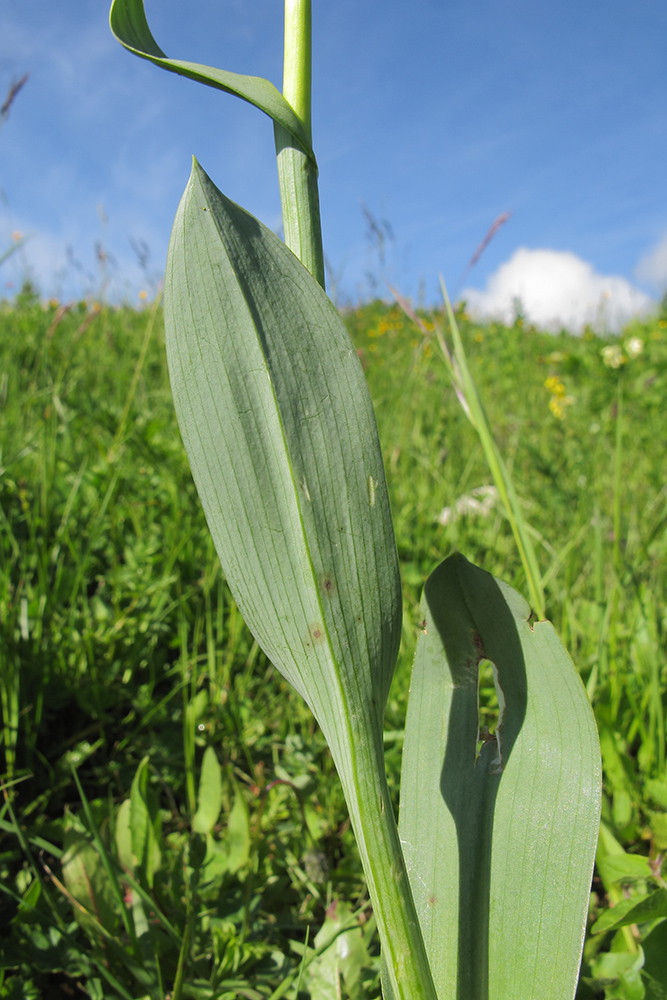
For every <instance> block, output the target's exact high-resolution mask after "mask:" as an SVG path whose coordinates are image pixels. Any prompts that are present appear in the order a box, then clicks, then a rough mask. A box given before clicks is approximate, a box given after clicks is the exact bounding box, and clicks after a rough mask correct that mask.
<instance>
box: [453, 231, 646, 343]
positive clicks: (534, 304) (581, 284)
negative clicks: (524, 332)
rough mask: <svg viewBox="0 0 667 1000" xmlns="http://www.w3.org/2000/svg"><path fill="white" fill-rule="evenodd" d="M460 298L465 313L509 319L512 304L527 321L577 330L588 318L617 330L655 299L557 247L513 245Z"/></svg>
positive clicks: (589, 321)
mask: <svg viewBox="0 0 667 1000" xmlns="http://www.w3.org/2000/svg"><path fill="white" fill-rule="evenodd" d="M462 298H464V299H466V301H467V302H468V307H469V310H470V313H471V315H473V316H475V317H477V318H480V319H488V318H495V319H499V320H501V321H502V322H506V323H511V322H512V321H513V319H514V317H515V315H516V309H517V305H518V303H519V301H520V309H521V312H522V313H523V315H524V316H525V317H526V319H527V320H528V322H530V323H534V324H535V326H538V327H542V328H543V329H546V330H554V331H557V330H560V329H562V328H563V327H564V328H565V329H567V330H571V331H572V332H573V333H580V332H581V331H582V330H583V328H584V327H585V326H586V325H587V324H590V326H591V327H593V329H595V330H598V331H600V332H603V333H604V332H617V331H618V330H620V329H621V327H622V326H623V325H624V323H626V322H627V321H628V320H629V319H630V318H631V317H632V316H636V315H638V314H640V313H646V312H650V311H651V310H652V309H653V308H655V303H654V302H653V300H652V299H651V298H650V297H649V296H648V295H645V294H644V292H642V291H640V290H639V289H638V288H635V287H634V286H633V285H631V284H630V282H629V281H626V279H625V278H621V277H615V276H610V275H604V274H598V273H597V272H596V271H595V270H594V269H593V267H592V266H591V265H590V264H588V263H587V262H586V261H585V260H582V259H581V258H580V257H577V256H576V254H573V253H565V252H562V251H557V250H528V249H527V248H525V247H522V248H521V249H519V250H517V251H516V252H515V253H514V254H513V256H512V257H511V258H510V260H508V261H506V262H505V263H504V264H501V266H500V267H499V268H498V270H497V271H496V272H495V273H494V274H492V275H491V277H490V278H489V280H488V281H487V285H486V289H485V290H484V291H480V290H479V289H475V288H467V289H465V290H464V291H463V293H462Z"/></svg>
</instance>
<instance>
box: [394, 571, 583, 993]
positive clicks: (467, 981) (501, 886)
mask: <svg viewBox="0 0 667 1000" xmlns="http://www.w3.org/2000/svg"><path fill="white" fill-rule="evenodd" d="M423 617H424V627H423V634H422V635H421V636H420V638H419V642H418V645H417V655H416V658H415V664H414V670H413V676H412V684H411V689H410V701H409V705H408V717H407V724H406V733H405V748H404V753H403V773H402V777H401V810H400V819H399V832H400V836H401V842H402V845H403V851H404V854H405V858H406V864H407V867H408V874H409V877H410V881H411V884H412V888H413V893H414V896H415V902H416V905H417V910H418V913H419V917H420V922H421V925H422V932H423V935H424V939H425V944H426V950H427V953H428V956H429V961H430V963H431V969H432V972H433V978H434V982H435V986H436V990H437V992H438V996H440V997H443V998H449V997H452V998H458V1000H568V998H571V997H573V996H574V992H575V988H576V982H577V976H578V969H579V962H580V959H581V948H582V944H583V937H584V927H585V921H586V914H587V906H588V899H589V893H590V884H591V875H592V869H593V858H594V854H595V846H596V842H597V833H598V823H599V808H600V780H601V779H600V754H599V746H598V740H597V734H596V730H595V722H594V719H593V713H592V711H591V708H590V705H589V703H588V699H587V697H586V693H585V691H584V688H583V686H582V684H581V680H580V678H579V676H578V675H577V673H576V671H575V669H574V666H573V664H572V661H571V660H570V658H569V656H568V655H567V652H566V651H565V649H564V647H563V646H562V644H561V642H560V641H559V639H558V637H557V636H556V633H555V632H554V629H553V627H552V626H551V624H550V623H549V622H535V621H533V620H531V617H530V610H529V608H528V605H527V604H526V602H525V601H524V600H523V598H522V597H521V596H520V595H519V594H517V593H516V592H515V591H514V590H512V589H511V588H510V587H508V586H507V585H506V584H503V583H500V582H499V581H497V580H495V579H494V578H493V577H492V576H491V575H490V574H488V573H486V572H484V571H483V570H481V569H478V568H477V567H475V566H472V565H471V564H470V563H469V562H467V560H465V559H464V558H463V556H461V555H458V554H456V555H453V556H451V557H450V558H449V559H447V560H445V562H444V563H442V564H441V565H440V566H439V567H438V569H436V570H435V572H434V573H433V574H432V575H431V576H430V577H429V579H428V581H427V583H426V587H425V590H424V599H423ZM482 659H488V660H490V661H492V663H493V664H494V665H495V670H496V678H497V681H496V687H497V690H498V693H499V694H498V701H499V706H500V709H501V714H500V719H501V724H500V725H499V727H498V737H497V738H493V739H487V740H486V741H485V742H484V741H483V740H481V739H480V732H479V722H478V673H479V663H480V661H481V660H482ZM503 702H504V710H503Z"/></svg>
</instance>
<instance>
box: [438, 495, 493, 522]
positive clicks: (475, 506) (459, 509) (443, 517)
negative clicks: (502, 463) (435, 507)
mask: <svg viewBox="0 0 667 1000" xmlns="http://www.w3.org/2000/svg"><path fill="white" fill-rule="evenodd" d="M497 500H498V490H497V489H496V488H495V486H478V487H477V489H475V490H472V491H471V492H470V493H464V494H463V496H460V497H459V498H458V500H457V501H456V502H455V503H454V505H453V506H452V507H444V508H443V509H442V510H441V511H440V513H439V514H438V517H437V518H436V520H437V522H438V524H442V525H445V524H449V523H450V522H451V521H456V519H457V518H459V517H461V516H463V515H465V514H469V515H470V516H471V517H488V516H489V514H490V513H491V511H492V510H493V508H494V507H495V505H496V501H497Z"/></svg>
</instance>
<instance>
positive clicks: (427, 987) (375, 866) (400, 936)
mask: <svg viewBox="0 0 667 1000" xmlns="http://www.w3.org/2000/svg"><path fill="white" fill-rule="evenodd" d="M365 709H366V710H365ZM368 709H369V706H364V708H362V711H361V712H359V714H358V716H357V717H356V718H352V719H351V724H350V727H349V731H348V734H347V741H344V744H343V745H341V744H340V743H338V744H337V745H336V742H337V741H334V740H333V739H332V740H329V739H327V742H329V745H330V747H331V750H332V753H333V756H334V760H335V761H336V764H337V766H338V760H336V758H337V757H338V756H339V755H344V756H345V757H346V758H347V766H342V767H339V774H340V777H341V783H342V785H343V791H344V793H345V800H346V802H347V806H348V809H349V813H350V819H351V820H352V829H353V830H354V836H355V840H356V842H357V847H358V849H359V855H360V858H361V863H362V866H363V869H364V874H365V876H366V884H367V885H368V891H369V895H370V897H371V903H372V904H373V912H374V914H375V918H376V920H377V925H378V932H379V935H380V946H381V949H382V959H383V973H382V979H383V984H382V985H383V994H384V997H385V1000H437V994H436V991H435V987H434V985H433V979H432V976H431V970H430V967H429V962H428V957H427V954H426V948H425V946H424V939H423V937H422V933H421V928H420V924H419V917H418V914H417V910H416V908H415V904H414V900H413V896H412V890H411V888H410V880H409V877H408V873H407V871H406V868H405V860H404V858H403V851H402V849H401V843H400V840H399V836H398V828H397V825H396V819H395V816H394V811H393V806H392V803H391V798H390V794H389V788H388V786H387V779H386V774H385V765H384V748H383V746H382V737H381V734H378V733H377V731H376V729H377V727H376V724H377V719H374V718H373V712H371V711H368ZM374 723H375V725H374ZM325 735H327V734H325ZM334 751H335V752H334ZM350 776H352V777H351V780H350Z"/></svg>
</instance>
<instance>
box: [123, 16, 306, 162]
mask: <svg viewBox="0 0 667 1000" xmlns="http://www.w3.org/2000/svg"><path fill="white" fill-rule="evenodd" d="M109 24H110V26H111V30H112V32H113V34H114V35H115V36H116V38H117V39H118V41H119V42H120V43H121V45H124V46H125V48H126V49H128V50H129V51H130V52H133V53H134V54H135V55H137V56H140V57H141V58H142V59H148V60H149V62H152V63H155V65H156V66H161V67H162V69H166V70H169V71H170V72H172V73H178V74H179V75H180V76H187V77H189V78H190V79H191V80H197V81H198V82H199V83H204V84H206V85H207V86H209V87H216V88H217V89H218V90H224V91H225V92H226V93H228V94H234V95H235V96H236V97H240V98H241V99H242V100H244V101H248V103H249V104H253V105H254V106H255V107H256V108H259V110H260V111H263V112H264V113H265V114H267V115H268V116H269V118H272V119H273V121H274V122H275V123H276V124H277V125H281V126H282V127H283V128H284V129H287V131H288V132H289V133H290V135H292V136H294V138H295V139H296V140H297V142H298V143H299V145H300V146H301V147H302V149H303V150H305V152H306V153H307V154H308V156H309V157H310V159H311V160H312V161H313V162H314V161H315V154H314V153H313V149H312V145H311V142H310V139H309V138H308V134H307V132H306V130H305V129H304V127H303V124H302V122H301V121H300V119H299V118H298V116H297V115H296V114H295V112H294V110H293V109H292V107H291V106H290V105H289V104H288V102H287V101H286V100H285V98H284V97H283V95H282V94H281V93H280V91H279V90H278V89H277V88H276V87H274V85H273V84H272V83H271V82H270V81H269V80H265V79H263V77H259V76H245V75H244V74H242V73H229V72H227V71H226V70H222V69H215V68H214V67H213V66H202V65H201V64H200V63H193V62H184V61H183V60H181V59H169V58H167V56H166V55H165V53H164V52H163V51H162V49H161V48H160V46H159V45H158V44H157V42H156V41H155V39H154V38H153V35H152V33H151V30H150V28H149V27H148V21H147V20H146V12H145V10H144V2H143V0H113V3H112V4H111V10H110V12H109Z"/></svg>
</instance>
